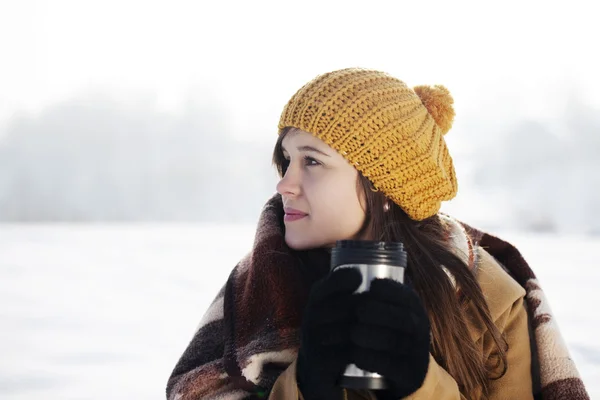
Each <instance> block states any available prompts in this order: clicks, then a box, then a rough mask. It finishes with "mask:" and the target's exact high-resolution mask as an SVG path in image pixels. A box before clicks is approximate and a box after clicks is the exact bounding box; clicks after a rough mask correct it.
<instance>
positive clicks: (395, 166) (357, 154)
mask: <svg viewBox="0 0 600 400" xmlns="http://www.w3.org/2000/svg"><path fill="white" fill-rule="evenodd" d="M453 102H454V101H453V99H452V96H451V95H450V92H449V91H448V89H446V88H445V87H444V86H441V85H436V86H417V87H415V88H414V89H411V88H409V87H408V86H407V85H406V84H405V83H404V82H402V81H400V80H398V79H396V78H394V77H392V76H390V75H388V74H386V73H384V72H380V71H373V70H368V69H362V68H347V69H342V70H338V71H333V72H328V73H326V74H323V75H319V76H317V77H316V78H315V79H313V80H312V81H310V82H309V83H307V84H306V85H304V86H303V87H302V88H300V90H298V91H297V92H296V94H294V96H292V98H291V99H290V101H289V102H288V103H287V105H286V106H285V108H284V109H283V112H282V114H281V119H280V121H279V132H280V133H281V131H282V129H283V128H285V127H295V128H299V129H301V130H303V131H306V132H309V133H311V134H312V135H314V136H316V137H317V138H319V139H321V140H322V141H324V142H325V143H327V144H328V145H329V146H331V147H332V148H333V149H335V150H336V151H337V152H338V153H340V154H341V155H342V156H343V157H344V158H346V160H348V162H350V163H351V164H352V165H354V166H355V167H356V169H357V170H359V171H360V172H361V173H362V174H363V175H364V176H365V177H366V178H368V179H369V180H370V181H371V182H372V183H373V185H374V186H375V188H377V189H378V190H381V191H382V192H383V193H384V194H385V195H386V196H387V197H388V198H389V199H391V200H392V201H393V202H395V203H396V204H398V205H399V206H400V207H401V208H402V209H403V210H404V211H405V212H406V213H407V214H408V215H409V217H410V218H412V219H414V220H419V221H420V220H423V219H426V218H428V217H431V216H433V215H435V214H436V213H437V212H438V211H439V209H440V206H441V202H442V201H444V200H450V199H452V198H453V197H454V196H455V195H456V192H457V190H458V186H457V182H456V174H455V171H454V166H453V164H452V158H451V157H450V154H449V153H448V149H447V147H446V142H445V140H444V134H446V133H447V132H448V131H449V130H450V128H451V126H452V121H453V119H454V109H453V107H452V104H453Z"/></svg>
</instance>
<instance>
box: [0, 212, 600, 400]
mask: <svg viewBox="0 0 600 400" xmlns="http://www.w3.org/2000/svg"><path fill="white" fill-rule="evenodd" d="M253 233H254V227H253V226H248V225H243V226H223V225H219V226H210V225H151V224H150V225H148V224H146V225H144V224H136V225H127V224H124V225H118V224H117V225H106V224H102V225H92V224H90V225H69V224H54V225H0V398H2V399H4V400H32V399H41V398H44V399H61V400H63V399H64V400H69V399H89V400H92V399H93V400H96V399H98V400H100V399H102V400H105V399H111V400H121V399H122V400H124V399H127V400H130V399H148V400H152V399H157V400H158V399H164V387H165V383H166V380H167V377H168V376H169V373H170V372H171V369H172V368H173V366H174V364H175V362H176V361H177V359H178V357H179V355H180V354H181V352H182V351H183V350H184V348H185V347H186V345H187V342H188V341H189V339H190V338H191V335H192V333H193V331H194V329H195V327H196V325H197V323H198V322H199V320H200V318H201V317H202V314H203V313H204V311H205V309H206V307H207V306H208V304H209V302H210V301H211V300H212V298H213V296H214V295H215V294H216V292H217V291H218V290H219V288H220V286H221V284H222V283H223V282H224V281H225V279H226V278H227V275H228V273H229V271H230V269H231V268H232V267H233V266H234V265H235V262H236V261H237V260H238V259H239V258H240V257H241V256H243V254H244V253H245V252H246V251H247V250H248V249H249V248H250V246H251V243H252V239H253ZM503 237H505V238H507V239H509V240H511V241H512V242H513V243H515V244H516V245H517V246H518V247H519V248H520V249H521V251H522V252H523V253H524V255H525V256H526V258H527V259H528V260H529V261H530V263H531V264H532V265H533V267H534V269H535V271H536V273H537V275H538V277H539V278H540V280H541V283H542V285H543V287H544V288H545V290H546V292H547V295H548V298H549V299H550V302H551V305H552V308H553V311H554V312H555V314H556V316H557V319H558V323H559V326H560V327H561V330H562V333H563V335H564V337H565V340H566V342H567V345H568V346H569V348H570V350H571V352H572V356H573V357H574V359H575V360H576V362H577V365H578V367H579V370H580V372H581V374H582V376H583V379H584V381H585V383H586V385H587V387H588V390H589V392H590V395H591V397H592V398H600V343H599V341H598V338H599V337H600V318H599V316H600V312H598V308H597V307H598V304H600V292H599V291H598V289H597V288H598V283H599V282H600V268H598V267H599V265H600V254H599V253H600V238H585V237H573V236H562V237H558V236H541V235H524V234H517V233H510V232H509V233H505V234H504V235H503ZM594 251H595V252H598V253H594Z"/></svg>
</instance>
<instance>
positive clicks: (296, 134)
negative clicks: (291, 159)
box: [281, 128, 329, 149]
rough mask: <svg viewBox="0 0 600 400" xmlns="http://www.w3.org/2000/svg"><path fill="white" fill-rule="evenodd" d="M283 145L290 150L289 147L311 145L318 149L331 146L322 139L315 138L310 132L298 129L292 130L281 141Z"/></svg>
mask: <svg viewBox="0 0 600 400" xmlns="http://www.w3.org/2000/svg"><path fill="white" fill-rule="evenodd" d="M281 145H282V147H284V148H288V146H298V145H310V146H313V147H316V148H318V149H326V148H329V146H328V145H327V144H326V143H325V142H323V141H322V140H321V139H319V138H317V137H315V136H313V135H312V134H311V133H309V132H306V131H303V130H302V129H298V128H292V129H290V130H289V131H288V133H287V134H286V135H285V137H284V138H283V140H282V141H281Z"/></svg>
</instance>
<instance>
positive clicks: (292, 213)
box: [283, 207, 308, 222]
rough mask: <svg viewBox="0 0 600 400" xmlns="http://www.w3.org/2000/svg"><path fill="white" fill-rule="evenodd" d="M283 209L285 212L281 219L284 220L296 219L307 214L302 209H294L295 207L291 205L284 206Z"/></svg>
mask: <svg viewBox="0 0 600 400" xmlns="http://www.w3.org/2000/svg"><path fill="white" fill-rule="evenodd" d="M283 211H284V212H285V215H284V216H283V220H284V221H286V222H291V221H298V220H299V219H302V218H304V217H306V216H307V215H308V214H307V213H305V212H303V211H300V210H296V209H295V208H291V207H284V208H283Z"/></svg>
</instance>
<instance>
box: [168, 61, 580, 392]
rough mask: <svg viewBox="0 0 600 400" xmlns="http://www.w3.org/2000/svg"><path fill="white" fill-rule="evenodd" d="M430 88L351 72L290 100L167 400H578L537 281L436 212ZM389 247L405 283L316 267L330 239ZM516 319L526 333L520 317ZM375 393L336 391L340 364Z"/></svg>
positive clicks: (439, 164) (442, 127) (445, 95)
mask: <svg viewBox="0 0 600 400" xmlns="http://www.w3.org/2000/svg"><path fill="white" fill-rule="evenodd" d="M452 104H453V100H452V97H451V96H450V93H449V92H448V90H447V89H446V88H444V87H443V86H434V87H427V86H420V87H415V88H414V89H411V88H409V87H408V86H406V84H404V83H403V82H402V81H400V80H398V79H396V78H394V77H391V76H389V75H387V74H385V73H383V72H379V71H373V70H366V69H358V68H350V69H344V70H339V71H333V72H330V73H326V74H323V75H320V76H318V77H316V78H315V79H314V80H312V81H311V82H309V83H307V84H306V85H305V86H303V87H302V88H301V89H300V90H299V91H298V92H297V93H296V94H295V95H294V96H293V97H292V98H291V99H290V101H289V102H288V104H287V105H286V107H285V109H284V110H283V113H282V116H281V120H280V122H279V139H278V141H277V144H276V146H275V151H274V156H273V160H274V163H275V165H276V167H277V169H278V171H279V173H280V176H281V180H280V181H279V183H278V185H277V194H276V195H275V196H274V197H273V198H272V199H270V200H269V202H268V203H267V204H266V206H265V208H264V209H263V212H262V214H261V217H260V220H259V224H258V228H257V233H256V238H255V243H254V247H253V249H252V251H251V252H250V253H249V254H248V256H247V257H245V258H244V259H243V260H242V261H240V263H239V264H238V265H237V266H236V267H235V268H234V269H233V271H232V273H231V275H230V277H229V279H228V281H227V282H226V283H225V285H224V286H223V288H222V289H221V291H220V292H219V294H218V295H217V297H216V299H215V300H214V301H213V303H212V305H211V306H210V308H209V310H208V311H207V312H206V313H205V315H204V318H203V320H202V322H201V323H200V327H199V329H198V331H197V332H196V334H195V335H194V338H193V339H192V341H191V343H190V344H189V346H188V348H187V349H186V351H185V352H184V354H183V355H182V357H181V359H180V360H179V362H178V363H177V365H176V367H175V369H174V371H173V373H172V375H171V378H170V379H169V383H168V386H167V397H168V398H169V399H172V400H177V399H181V400H184V399H200V398H213V399H242V398H257V399H258V398H269V399H298V398H303V399H307V400H312V399H343V398H347V399H402V398H407V399H430V398H431V399H532V398H534V397H539V398H548V399H551V398H552V399H555V398H569V399H586V398H588V396H587V394H586V391H585V388H584V387H583V384H582V382H581V380H580V378H579V375H578V373H577V370H576V368H575V365H574V364H573V363H572V361H571V359H570V358H569V355H568V352H567V350H566V347H565V346H564V345H562V344H561V343H562V341H561V340H560V334H559V332H558V329H557V328H556V325H555V324H554V321H553V319H552V317H551V314H550V312H549V309H548V307H547V303H546V300H545V298H544V296H543V292H542V291H541V289H540V287H539V284H538V283H537V281H536V280H535V276H534V275H533V272H532V271H531V269H530V268H529V267H528V265H527V263H526V262H525V261H524V260H523V258H522V257H520V255H519V253H518V251H517V250H516V249H515V248H514V247H512V246H511V245H509V244H508V243H506V242H503V241H501V240H500V239H498V238H495V237H493V236H490V235H487V234H485V233H483V232H480V231H478V230H476V229H473V228H471V227H469V226H467V225H465V224H462V223H460V222H458V221H456V220H454V219H453V218H451V217H449V216H446V215H443V214H441V213H439V209H440V205H441V202H442V201H445V200H450V199H452V198H453V197H454V196H455V195H456V193H457V182H456V177H455V172H454V167H453V164H452V159H451V157H450V155H449V153H448V150H447V148H446V144H445V141H444V135H445V134H446V133H447V132H448V131H449V129H450V127H451V125H452V121H453V118H454V110H453V107H452ZM342 239H367V240H369V239H370V240H384V241H401V242H403V243H404V245H405V247H406V250H407V253H408V259H409V264H408V268H407V270H406V284H401V283H398V282H395V281H393V280H390V279H378V280H375V281H373V283H372V285H371V289H370V290H369V292H367V293H361V294H356V293H354V292H355V290H356V289H357V288H358V286H359V285H360V283H361V276H360V274H359V273H358V272H357V271H355V270H352V269H341V270H339V271H335V272H333V273H329V249H330V248H331V247H332V246H334V245H335V242H336V241H337V240H342ZM528 315H529V316H530V317H531V318H530V319H531V323H528ZM351 363H353V364H355V365H356V366H357V367H359V368H361V369H364V370H368V371H373V372H377V373H379V374H381V375H383V376H384V377H385V378H386V379H387V382H388V383H389V387H388V388H387V389H386V390H373V391H370V390H352V389H345V388H342V387H340V386H339V385H338V379H339V377H340V375H341V374H342V373H343V371H344V369H345V367H346V366H347V365H348V364H351Z"/></svg>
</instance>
